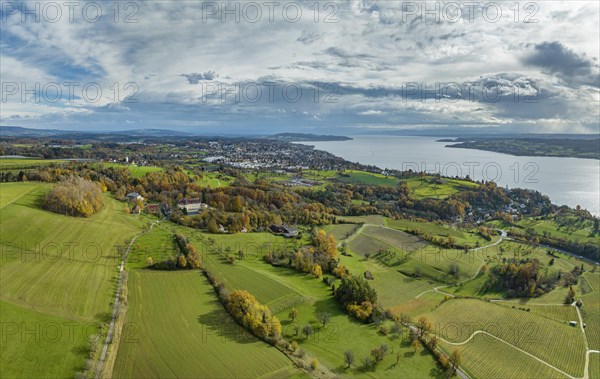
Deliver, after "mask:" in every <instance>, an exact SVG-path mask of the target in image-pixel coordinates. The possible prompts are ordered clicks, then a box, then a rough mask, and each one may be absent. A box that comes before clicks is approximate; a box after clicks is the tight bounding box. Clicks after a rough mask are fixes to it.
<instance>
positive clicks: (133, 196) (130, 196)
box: [127, 192, 144, 201]
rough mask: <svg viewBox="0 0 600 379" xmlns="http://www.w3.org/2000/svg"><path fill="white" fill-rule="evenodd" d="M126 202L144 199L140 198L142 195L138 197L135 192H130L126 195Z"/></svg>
mask: <svg viewBox="0 0 600 379" xmlns="http://www.w3.org/2000/svg"><path fill="white" fill-rule="evenodd" d="M127 200H128V201H136V200H142V201H143V200H144V198H143V197H142V195H140V194H139V193H137V192H131V193H128V194H127Z"/></svg>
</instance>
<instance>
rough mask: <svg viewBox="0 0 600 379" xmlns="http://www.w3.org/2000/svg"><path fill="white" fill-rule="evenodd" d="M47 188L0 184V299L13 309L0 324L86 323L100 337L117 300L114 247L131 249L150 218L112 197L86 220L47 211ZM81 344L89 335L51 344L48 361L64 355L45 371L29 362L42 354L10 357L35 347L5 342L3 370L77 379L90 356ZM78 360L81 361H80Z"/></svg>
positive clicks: (22, 341) (53, 361)
mask: <svg viewBox="0 0 600 379" xmlns="http://www.w3.org/2000/svg"><path fill="white" fill-rule="evenodd" d="M49 188H50V185H48V184H41V183H10V184H7V183H2V184H0V193H1V194H2V208H1V209H0V210H1V212H0V228H1V229H2V234H1V237H0V247H1V249H2V251H1V254H2V259H1V261H0V300H1V301H2V303H3V305H4V304H8V305H7V307H6V310H8V311H9V312H8V313H3V316H2V321H3V322H6V323H11V322H20V321H21V320H23V319H25V320H28V319H29V320H32V321H31V322H33V323H34V324H35V325H37V326H31V325H26V326H27V327H32V328H33V327H40V328H43V327H44V326H46V325H48V323H49V322H50V320H58V321H56V322H59V323H61V325H63V324H64V323H73V324H74V325H75V327H76V328H81V327H82V325H89V330H88V332H89V333H88V336H89V334H98V333H99V327H100V325H101V324H102V323H103V322H105V321H106V319H107V315H109V314H110V311H111V304H112V301H113V298H114V291H115V288H116V278H117V274H118V270H117V264H118V262H119V259H120V254H119V252H118V251H117V248H116V246H117V245H120V246H123V247H124V246H126V244H127V243H128V241H129V240H130V239H131V238H132V237H133V236H134V235H135V234H137V233H139V232H140V231H141V230H142V229H143V227H144V226H145V225H146V222H147V221H146V219H145V218H144V217H143V216H137V217H134V216H129V215H126V214H125V213H124V212H123V205H122V203H120V202H117V201H116V200H114V199H112V198H111V197H110V196H108V195H105V196H104V207H103V208H102V210H101V211H100V212H99V213H97V214H95V215H93V216H92V217H90V218H87V219H84V218H74V217H68V216H63V215H58V214H54V213H51V212H48V211H45V210H43V209H41V208H40V200H41V197H42V196H43V195H44V194H45V192H46V191H47V190H49ZM75 283H76V284H77V285H74V284H75ZM90 294H93V296H90ZM2 308H3V312H4V310H5V309H4V308H5V307H4V306H3V307H2ZM52 322H54V321H52ZM79 334H81V333H79ZM84 340H85V345H87V337H81V338H68V339H66V338H65V339H64V340H60V341H59V342H60V343H56V344H54V345H52V350H53V352H52V354H50V355H49V357H54V356H55V355H54V354H64V356H65V357H66V358H65V360H64V361H63V360H60V359H49V358H48V359H47V362H46V364H45V367H38V366H37V365H29V364H25V362H26V361H27V360H28V359H46V358H43V357H29V356H28V355H27V354H25V355H23V356H21V359H9V357H10V356H11V354H14V351H19V349H20V350H24V349H30V348H31V349H32V351H33V350H36V349H37V348H36V347H31V346H29V344H30V342H28V340H27V339H19V340H14V341H12V343H11V344H10V349H5V346H8V344H7V343H5V341H4V340H3V341H2V349H1V350H2V353H1V354H0V356H1V359H2V360H3V370H6V372H9V373H10V372H15V373H20V374H22V375H23V376H26V377H38V376H40V375H39V374H40V372H39V371H38V370H44V372H47V373H51V372H59V371H60V372H62V375H59V376H70V377H72V376H73V375H74V374H75V372H76V371H80V370H81V369H82V366H83V363H84V361H85V357H86V356H87V351H86V349H85V348H83V347H82V343H83V341H84ZM28 346H29V347H28ZM41 346H42V347H43V346H47V345H44V344H42V345H41ZM11 352H12V353H11ZM73 355H75V356H77V357H78V360H79V361H78V363H77V364H75V363H74V362H75V361H77V358H75V357H74V356H73ZM45 375H46V374H44V375H41V376H45Z"/></svg>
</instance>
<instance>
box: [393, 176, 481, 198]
mask: <svg viewBox="0 0 600 379" xmlns="http://www.w3.org/2000/svg"><path fill="white" fill-rule="evenodd" d="M402 181H403V182H405V183H406V184H407V185H408V188H409V189H410V193H411V195H412V196H413V197H415V198H416V199H424V198H432V199H445V198H447V197H448V196H451V195H454V194H455V193H458V192H459V191H460V190H461V189H462V188H464V187H471V188H474V187H478V186H479V184H477V183H473V182H469V181H466V180H459V179H445V178H444V179H442V182H441V183H436V182H435V180H434V178H432V177H430V176H424V177H413V178H408V179H403V180H402Z"/></svg>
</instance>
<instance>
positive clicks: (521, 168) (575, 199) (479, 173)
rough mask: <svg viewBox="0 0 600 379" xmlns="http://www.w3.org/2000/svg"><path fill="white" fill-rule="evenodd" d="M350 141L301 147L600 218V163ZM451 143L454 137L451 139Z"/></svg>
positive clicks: (432, 142) (420, 143) (412, 140)
mask: <svg viewBox="0 0 600 379" xmlns="http://www.w3.org/2000/svg"><path fill="white" fill-rule="evenodd" d="M353 138H354V140H352V141H326V142H298V143H302V144H305V145H312V146H315V148H316V149H319V150H324V151H327V152H330V153H332V154H335V155H337V156H339V157H342V158H344V159H346V160H348V161H351V162H359V163H362V164H370V165H375V166H378V167H381V168H390V169H398V170H408V169H412V170H416V171H427V172H431V173H434V172H435V173H440V174H442V175H444V176H456V175H458V176H460V177H465V176H467V175H468V176H469V177H471V178H472V179H474V180H482V179H483V180H493V181H495V182H496V183H498V184H499V185H501V186H508V187H511V188H516V187H520V188H529V189H534V190H537V191H540V192H541V193H543V194H545V195H548V196H549V197H550V199H551V200H552V203H554V204H558V205H563V204H566V205H568V206H570V207H575V206H577V205H581V207H582V208H585V209H587V210H589V211H590V212H591V213H593V214H595V215H600V161H598V160H594V159H580V158H559V157H518V156H513V155H508V154H500V153H494V152H491V151H483V150H472V149H457V148H448V147H445V145H448V144H449V143H448V142H436V140H438V139H440V138H442V137H406V136H359V137H354V136H353ZM448 138H452V137H448Z"/></svg>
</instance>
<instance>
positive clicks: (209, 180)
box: [194, 172, 235, 188]
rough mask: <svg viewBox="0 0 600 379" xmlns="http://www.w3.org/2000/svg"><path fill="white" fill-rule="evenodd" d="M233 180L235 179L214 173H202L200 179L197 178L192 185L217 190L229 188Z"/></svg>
mask: <svg viewBox="0 0 600 379" xmlns="http://www.w3.org/2000/svg"><path fill="white" fill-rule="evenodd" d="M234 180H235V178H234V177H232V176H228V175H223V174H220V173H216V172H204V173H202V177H200V178H198V180H196V181H195V182H194V183H195V184H198V185H199V186H203V187H210V188H219V187H228V186H230V185H231V184H232V183H233V182H234Z"/></svg>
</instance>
